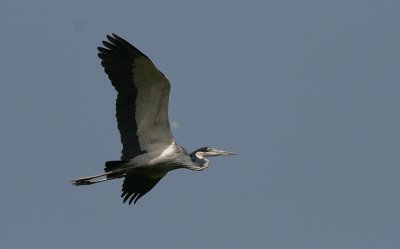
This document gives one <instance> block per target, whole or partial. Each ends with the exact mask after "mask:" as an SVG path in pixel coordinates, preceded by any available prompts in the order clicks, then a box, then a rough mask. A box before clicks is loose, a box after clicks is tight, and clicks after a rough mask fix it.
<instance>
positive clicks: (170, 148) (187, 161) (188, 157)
mask: <svg viewBox="0 0 400 249" xmlns="http://www.w3.org/2000/svg"><path fill="white" fill-rule="evenodd" d="M107 38H108V41H103V45H104V46H105V48H103V47H99V48H98V50H99V54H98V55H99V57H100V59H101V60H102V62H101V64H102V66H103V67H104V71H105V72H106V73H107V75H108V77H109V79H110V80H111V82H112V85H113V86H114V88H115V89H116V91H117V92H118V96H117V100H116V118H117V122H118V129H119V132H120V134H121V142H122V145H123V148H122V156H121V160H120V161H108V162H106V167H105V173H103V174H99V175H95V176H88V177H83V178H78V179H75V180H72V181H71V182H72V183H73V184H74V185H90V184H94V183H98V182H102V181H107V180H111V179H115V178H122V177H124V178H125V180H124V183H123V186H122V192H123V193H122V195H121V197H123V198H124V202H125V201H127V200H129V204H130V203H131V202H132V201H134V202H136V201H137V200H138V199H139V198H140V197H142V196H143V195H144V194H146V193H147V192H148V191H150V190H151V189H152V188H153V187H154V186H155V185H156V184H157V183H158V182H159V181H160V180H161V178H162V177H164V176H165V175H166V174H167V173H168V172H169V171H171V170H175V169H179V168H187V169H191V170H203V169H205V168H207V167H208V159H206V157H209V156H221V155H225V156H227V155H233V153H231V152H226V151H219V150H215V149H213V148H210V147H202V148H200V149H198V150H196V151H194V152H192V153H191V154H189V153H188V152H187V151H186V149H184V148H183V147H181V146H180V145H178V144H177V143H175V141H174V139H173V136H172V132H171V129H170V125H169V120H168V99H169V91H170V83H169V81H168V80H167V78H166V77H165V76H164V75H163V74H162V73H161V72H160V71H159V70H158V69H157V68H156V67H155V66H154V64H153V63H152V62H151V60H150V59H149V58H148V57H147V56H146V55H144V54H143V53H142V52H140V51H139V50H138V49H136V48H135V47H134V46H132V45H131V44H129V43H128V42H127V41H125V40H123V39H122V38H120V37H118V36H117V35H115V34H113V36H107Z"/></svg>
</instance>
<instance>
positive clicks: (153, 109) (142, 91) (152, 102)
mask: <svg viewBox="0 0 400 249" xmlns="http://www.w3.org/2000/svg"><path fill="white" fill-rule="evenodd" d="M107 39H108V41H103V45H104V48H103V47H99V48H98V50H99V54H98V56H99V57H100V59H101V60H102V61H101V65H102V66H103V67H104V71H105V72H106V73H107V75H108V78H109V79H110V80H111V83H112V85H113V86H114V87H115V89H116V91H117V92H118V96H117V101H116V109H117V113H116V117H117V122H118V129H119V132H120V134H121V142H122V145H123V149H122V156H121V160H129V159H131V158H134V157H135V156H137V155H140V154H142V153H145V152H146V151H147V152H149V151H152V150H158V149H162V148H165V147H166V146H168V145H170V144H171V143H172V141H173V136H172V132H171V129H170V125H169V121H168V99H169V91H170V83H169V81H168V79H167V78H165V76H164V75H163V74H162V73H161V72H160V71H159V70H158V69H157V68H156V67H155V66H154V64H153V63H152V62H151V60H150V59H149V58H148V57H147V56H146V55H145V54H143V53H142V52H140V51H139V50H138V49H137V48H135V47H134V46H132V45H131V44H129V43H128V42H127V41H125V40H124V39H122V38H120V37H119V36H117V35H115V34H113V36H107Z"/></svg>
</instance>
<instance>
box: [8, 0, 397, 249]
mask: <svg viewBox="0 0 400 249" xmlns="http://www.w3.org/2000/svg"><path fill="white" fill-rule="evenodd" d="M399 11H400V4H399V1H389V0H382V1H340V0H338V1H320V0H318V1H317V0H314V1H311V0H310V1H297V0H279V1H278V0H275V1H264V0H262V1H261V0H260V1H228V0H226V1H215V0H208V1H177V0H171V1H150V0H141V1H50V0H49V1H44V0H41V1H14V0H2V1H1V3H0V30H1V38H0V51H1V54H0V113H1V122H0V154H1V180H0V195H1V203H0V247H1V248H18V249H23V248H27V249H42V248H68V249H69V248H99V249H103V248H104V249H109V248H144V249H146V248H194V249H204V248H233V249H242V248H252V249H257V248H259V249H264V248H273V249H329V248H332V249H333V248H334V249H337V248H340V249H368V248H371V249H375V248H379V249H389V248H399V247H400V214H399V212H400V194H399V190H400V183H399V177H400V169H399V155H400V142H399V141H400V132H399V127H400V115H399V107H400V49H399V44H400V31H399V23H400V15H399ZM112 32H114V33H116V34H118V35H120V36H122V37H124V38H125V39H127V40H128V41H130V42H132V43H133V44H134V45H135V46H137V47H138V48H139V49H141V50H142V51H143V52H144V53H146V54H147V55H148V56H149V57H150V58H152V60H153V61H154V62H155V64H156V65H157V66H158V68H159V69H160V70H161V71H163V72H164V73H165V74H166V75H167V77H168V78H169V80H170V81H171V83H172V92H171V101H170V119H171V121H172V122H173V123H174V127H175V128H174V131H173V132H174V135H175V138H176V140H177V142H178V143H180V144H181V145H183V146H185V147H186V148H187V149H188V150H189V151H192V150H194V149H196V148H198V147H200V146H204V145H210V146H213V147H216V148H220V149H226V150H231V151H234V152H236V153H238V155H237V156H236V157H229V158H228V157H227V158H215V159H213V160H212V162H211V166H210V168H209V169H208V170H206V171H203V172H192V171H187V170H179V171H175V172H171V173H170V174H169V175H168V177H166V178H164V179H163V180H162V181H161V182H160V183H159V184H158V185H157V187H156V188H154V190H152V191H151V192H150V193H149V194H147V195H146V196H144V197H143V198H142V199H141V200H140V201H139V202H138V205H135V206H128V205H124V204H122V202H121V199H120V197H119V195H120V189H121V181H113V182H108V183H104V184H98V185H95V186H89V187H79V188H78V187H73V186H71V185H70V184H69V183H68V180H69V179H71V178H75V177H80V176H85V175H90V174H94V173H98V172H101V171H102V168H103V165H104V162H105V161H107V160H116V159H118V158H119V156H120V150H121V145H120V142H119V134H118V131H117V128H116V122H115V119H114V101H115V92H114V90H113V88H112V86H111V84H110V82H109V81H108V79H107V77H106V75H105V74H104V72H103V69H102V68H101V66H100V63H99V59H98V58H97V50H96V47H97V46H99V45H101V41H102V40H103V39H105V36H106V35H107V34H110V33H112Z"/></svg>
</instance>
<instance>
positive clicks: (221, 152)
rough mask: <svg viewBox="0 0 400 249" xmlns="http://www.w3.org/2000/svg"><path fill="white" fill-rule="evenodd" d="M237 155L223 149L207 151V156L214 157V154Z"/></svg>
mask: <svg viewBox="0 0 400 249" xmlns="http://www.w3.org/2000/svg"><path fill="white" fill-rule="evenodd" d="M233 155H236V154H235V153H233V152H229V151H223V150H216V149H214V150H213V151H210V152H207V153H206V157H212V156H233Z"/></svg>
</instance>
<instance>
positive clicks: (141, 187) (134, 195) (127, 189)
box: [121, 173, 166, 205]
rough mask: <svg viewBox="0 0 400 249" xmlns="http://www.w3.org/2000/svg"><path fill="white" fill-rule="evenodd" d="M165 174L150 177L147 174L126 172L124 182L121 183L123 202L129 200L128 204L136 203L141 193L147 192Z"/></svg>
mask: <svg viewBox="0 0 400 249" xmlns="http://www.w3.org/2000/svg"><path fill="white" fill-rule="evenodd" d="M165 175H166V173H165V174H161V175H157V176H154V177H153V178H150V177H148V176H142V175H135V174H130V173H128V174H126V176H125V180H124V184H123V185H122V194H121V197H122V198H124V203H125V202H126V201H127V200H129V205H130V204H131V203H132V201H133V203H136V202H137V201H138V200H139V199H140V198H141V197H142V196H143V195H145V194H146V193H147V192H149V191H150V190H151V189H152V188H153V187H154V186H155V185H156V184H157V183H158V182H159V181H160V180H161V178H163V177H164V176H165Z"/></svg>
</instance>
